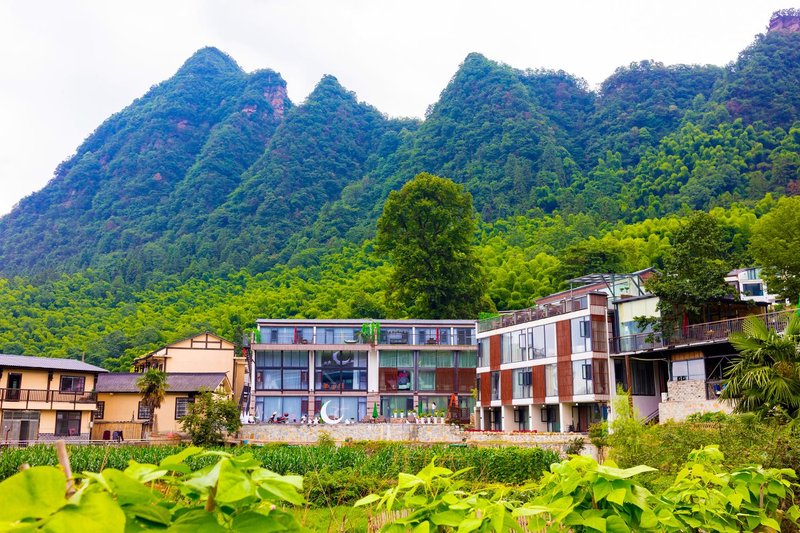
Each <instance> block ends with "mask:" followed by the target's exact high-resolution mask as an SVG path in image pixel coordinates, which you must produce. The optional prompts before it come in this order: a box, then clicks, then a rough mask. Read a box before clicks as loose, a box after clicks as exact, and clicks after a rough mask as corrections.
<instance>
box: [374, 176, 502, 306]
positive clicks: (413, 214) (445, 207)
mask: <svg viewBox="0 0 800 533" xmlns="http://www.w3.org/2000/svg"><path fill="white" fill-rule="evenodd" d="M474 233H475V212H474V210H473V207H472V196H471V195H470V194H469V193H468V192H466V191H464V188H463V187H462V186H461V185H457V184H455V183H453V182H452V181H451V180H449V179H445V178H440V177H438V176H434V175H431V174H427V173H424V172H423V173H421V174H418V175H417V176H415V177H414V179H412V180H411V181H409V182H408V183H406V184H405V186H403V188H402V189H401V190H400V191H392V192H391V193H390V194H389V198H388V199H387V200H386V204H385V205H384V208H383V214H382V215H381V217H380V218H379V219H378V233H377V238H376V245H377V250H378V251H379V252H381V253H385V254H386V255H388V256H389V258H390V259H391V261H392V263H393V265H394V271H393V273H392V275H391V278H390V281H389V289H388V291H387V292H388V300H389V304H390V305H389V307H390V308H392V309H393V310H394V312H395V314H398V315H408V316H412V317H414V318H470V317H477V316H478V313H479V312H480V311H482V310H486V309H487V308H489V307H491V303H490V302H488V300H487V299H486V298H485V296H484V294H485V293H486V289H487V282H486V278H485V276H484V274H483V271H482V270H481V264H480V260H479V259H478V257H477V255H476V254H475V252H474V249H473V247H472V240H473V238H474Z"/></svg>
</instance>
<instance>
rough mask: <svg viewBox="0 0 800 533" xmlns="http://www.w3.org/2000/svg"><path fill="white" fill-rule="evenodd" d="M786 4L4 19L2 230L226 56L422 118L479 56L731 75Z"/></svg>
mask: <svg viewBox="0 0 800 533" xmlns="http://www.w3.org/2000/svg"><path fill="white" fill-rule="evenodd" d="M782 7H786V5H785V3H784V2H782V1H773V0H763V1H760V2H751V1H746V0H727V1H726V0H706V1H703V2H697V1H688V0H673V1H671V2H665V1H661V2H652V1H651V2H642V1H641V0H625V1H622V0H615V1H612V0H601V1H588V0H587V1H575V0H572V1H561V2H557V3H556V2H543V1H540V0H538V1H527V2H524V1H498V2H492V3H487V2H485V1H481V2H478V1H475V0H461V1H459V0H437V1H434V2H430V1H422V0H407V1H405V2H391V3H390V2H380V1H374V0H372V1H367V0H338V1H335V2H331V1H324V0H313V1H312V0H305V1H288V0H241V1H235V2H234V1H223V0H204V1H189V0H180V1H169V2H163V1H153V0H139V1H136V2H131V1H119V2H117V1H115V2H105V1H99V0H95V1H73V2H62V1H58V0H52V1H42V0H39V1H29V0H6V1H5V2H2V3H0V47H2V49H3V50H4V53H3V54H2V55H0V147H2V148H0V214H2V213H6V212H8V211H10V209H11V207H12V205H13V204H14V203H16V202H17V201H18V200H19V199H20V198H22V197H23V196H25V195H27V194H30V193H31V192H33V191H34V190H37V189H40V188H42V187H43V186H44V185H45V183H46V182H47V181H48V180H49V178H50V177H51V176H52V173H53V170H54V169H55V167H56V165H57V164H58V163H59V162H60V161H62V160H63V159H65V158H67V157H68V156H69V155H70V154H72V153H74V151H75V149H76V148H77V146H78V145H79V144H80V143H81V142H82V141H83V139H85V138H86V136H87V135H89V134H90V133H91V132H92V131H93V130H94V129H95V128H96V127H97V126H99V125H100V123H101V122H102V121H103V120H104V119H106V118H107V117H108V116H110V115H111V114H112V113H114V112H116V111H119V110H120V109H122V108H123V107H124V106H126V105H128V104H129V103H130V102H131V101H132V100H133V99H135V98H137V97H138V96H141V95H142V94H143V93H144V92H145V91H146V90H147V89H148V88H149V87H150V86H151V85H154V84H156V83H158V82H160V81H163V80H164V79H166V78H168V77H169V76H171V75H172V74H173V73H174V72H175V70H177V68H178V67H179V66H180V65H181V64H182V63H183V62H184V61H185V60H186V59H187V58H188V57H189V56H190V55H191V54H192V53H193V52H194V51H195V50H197V49H198V48H201V47H202V46H207V45H210V46H216V47H218V48H220V49H221V50H223V51H225V52H227V53H229V54H230V55H231V56H232V57H233V58H234V59H236V60H237V61H238V62H239V64H240V65H242V67H243V68H245V69H246V70H248V71H251V70H255V69H260V68H271V69H273V70H276V71H278V72H280V73H281V75H282V76H283V78H284V79H286V81H287V83H288V88H289V95H290V97H291V98H292V99H293V100H294V101H295V102H299V101H302V100H303V98H305V96H306V95H307V94H308V93H309V92H310V91H311V89H312V88H313V87H314V85H315V84H316V83H317V81H318V80H319V78H320V77H321V76H322V75H323V74H333V75H334V76H336V77H337V78H338V79H339V81H340V82H341V83H342V84H343V85H344V86H345V87H347V88H348V89H350V90H353V91H355V92H356V93H357V94H358V96H359V99H361V100H363V101H366V102H368V103H370V104H372V105H374V106H376V107H377V108H378V109H380V110H381V111H383V112H385V113H388V114H389V115H392V116H417V117H419V116H422V114H423V113H424V111H425V109H426V108H427V106H428V105H430V104H432V103H434V102H435V101H436V99H437V98H438V95H439V93H440V92H441V90H442V89H443V88H444V86H445V85H446V84H447V82H448V80H449V79H450V77H451V76H452V75H453V74H454V73H455V70H456V68H457V67H458V64H459V63H460V62H461V61H462V60H463V59H464V57H465V56H466V55H467V54H468V53H469V52H473V51H474V52H481V53H483V54H484V55H486V56H487V57H489V58H491V59H495V60H498V61H503V62H505V63H508V64H510V65H512V66H514V67H517V68H552V69H562V70H565V71H567V72H570V73H572V74H575V75H577V76H580V77H583V78H585V79H586V80H587V81H588V82H589V83H590V84H592V85H596V84H599V83H600V82H601V81H602V80H603V79H604V78H605V77H607V76H608V75H609V74H611V73H612V72H613V71H614V69H615V68H616V67H618V66H621V65H626V64H628V63H630V62H632V61H638V60H640V59H654V60H657V61H662V62H664V63H667V64H674V63H711V64H717V65H723V64H726V63H728V62H730V61H732V60H734V59H735V58H736V55H737V53H738V52H739V51H740V50H742V49H743V48H744V47H746V46H747V45H748V44H749V43H750V42H751V41H752V39H753V37H754V36H755V34H757V33H759V32H762V31H764V28H765V26H766V24H767V21H768V19H769V16H770V14H771V13H772V12H773V11H775V10H776V9H780V8H782Z"/></svg>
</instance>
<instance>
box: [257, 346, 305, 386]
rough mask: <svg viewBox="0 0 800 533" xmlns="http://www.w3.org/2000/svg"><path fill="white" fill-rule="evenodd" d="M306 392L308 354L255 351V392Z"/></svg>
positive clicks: (300, 352) (303, 352) (294, 351)
mask: <svg viewBox="0 0 800 533" xmlns="http://www.w3.org/2000/svg"><path fill="white" fill-rule="evenodd" d="M281 389H283V390H308V352H306V351H296V350H284V351H262V350H259V351H256V390H281Z"/></svg>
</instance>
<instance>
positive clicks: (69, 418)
mask: <svg viewBox="0 0 800 533" xmlns="http://www.w3.org/2000/svg"><path fill="white" fill-rule="evenodd" d="M81 414H82V412H81V411H56V427H55V433H54V435H55V436H57V437H80V435H81V419H82V418H83V417H82V416H81ZM76 415H77V416H76ZM76 421H77V423H78V427H77V431H76V432H75V434H71V433H70V431H69V430H70V425H71V424H70V423H71V422H76ZM64 424H66V427H65V426H64ZM65 430H66V431H65Z"/></svg>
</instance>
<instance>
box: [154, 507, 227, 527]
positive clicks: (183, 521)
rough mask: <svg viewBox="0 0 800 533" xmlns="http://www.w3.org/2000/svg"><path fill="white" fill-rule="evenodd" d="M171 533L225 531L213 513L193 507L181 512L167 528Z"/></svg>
mask: <svg viewBox="0 0 800 533" xmlns="http://www.w3.org/2000/svg"><path fill="white" fill-rule="evenodd" d="M167 531H169V532H170V533H218V532H221V531H225V528H223V527H222V526H221V525H219V523H218V522H217V519H216V517H215V516H214V514H213V513H207V512H206V511H205V510H203V509H192V510H191V511H188V512H186V513H183V514H181V515H180V516H179V517H178V518H177V519H176V520H175V521H174V522H173V523H172V525H171V526H170V527H169V529H168V530H167Z"/></svg>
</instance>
